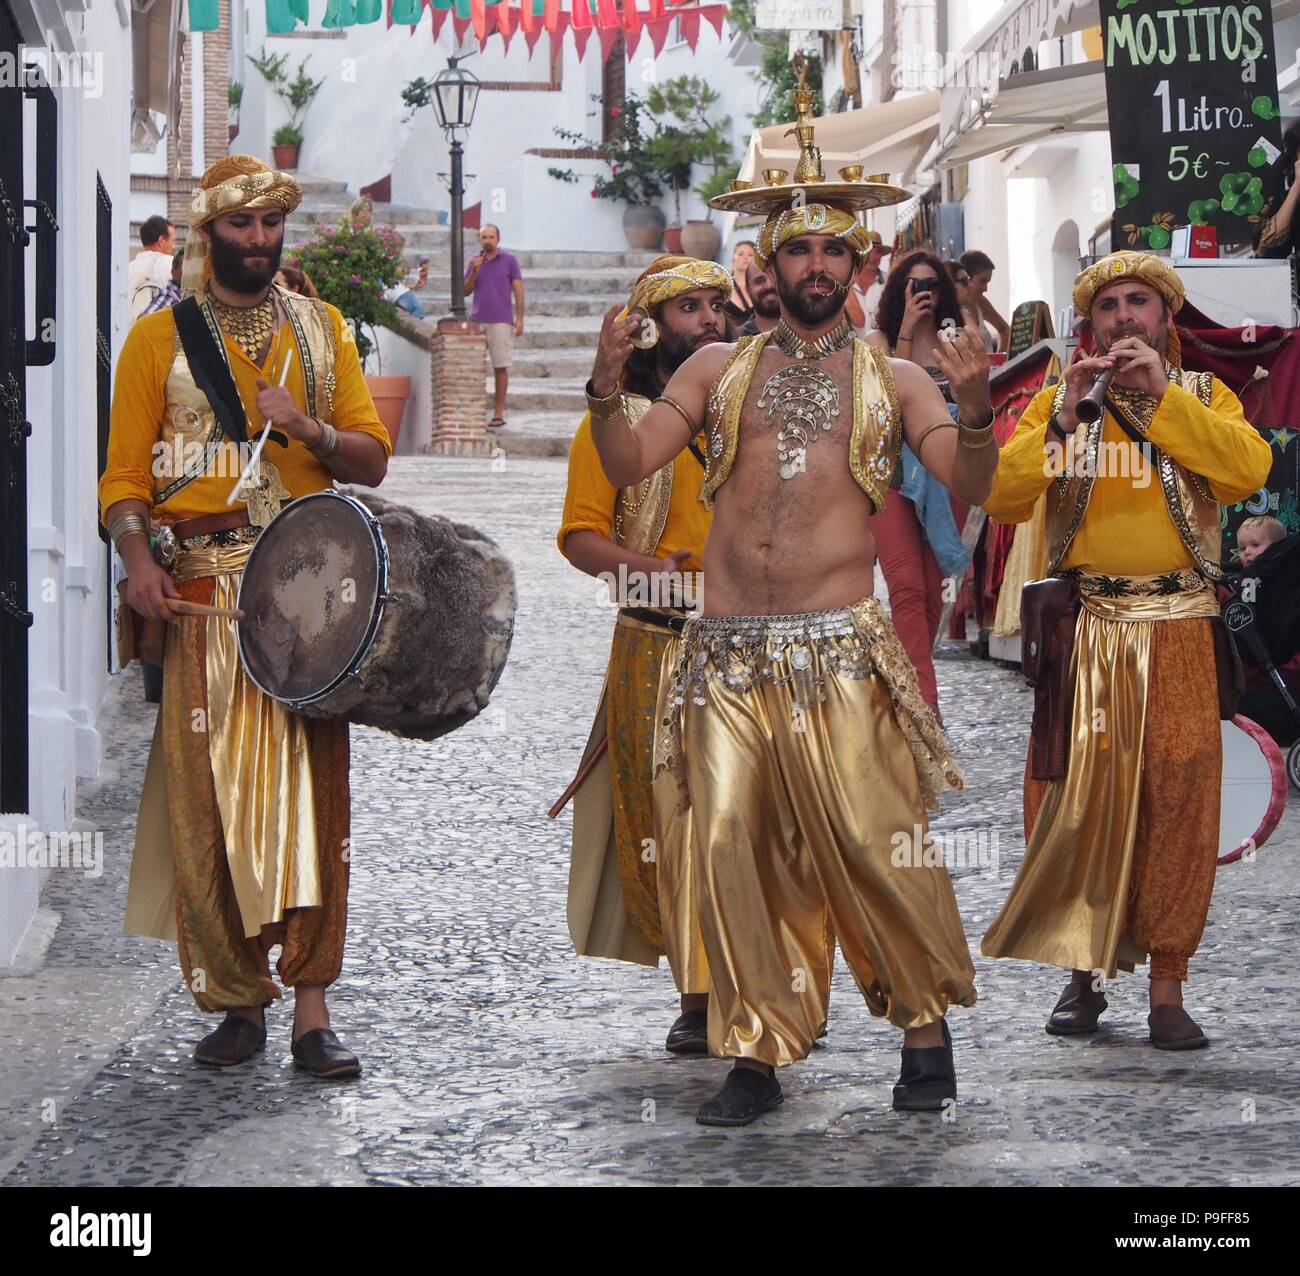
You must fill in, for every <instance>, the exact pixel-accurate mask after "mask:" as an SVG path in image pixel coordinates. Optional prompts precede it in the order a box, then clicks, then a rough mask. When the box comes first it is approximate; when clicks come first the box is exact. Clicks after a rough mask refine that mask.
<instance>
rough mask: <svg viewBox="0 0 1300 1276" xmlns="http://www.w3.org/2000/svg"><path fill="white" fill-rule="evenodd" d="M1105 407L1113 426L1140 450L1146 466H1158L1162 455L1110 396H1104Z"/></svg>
mask: <svg viewBox="0 0 1300 1276" xmlns="http://www.w3.org/2000/svg"><path fill="white" fill-rule="evenodd" d="M1106 406H1107V407H1108V408H1109V409H1110V414H1111V416H1113V417H1114V418H1115V424H1116V425H1118V426H1119V428H1120V429H1121V430H1123V431H1124V433H1125V434H1127V435H1128V436H1129V438H1130V439H1132V440H1133V442H1134V443H1136V444H1137V445H1138V447H1139V448H1140V449H1141V450H1142V455H1143V456H1144V457H1146V459H1147V464H1148V465H1158V464H1159V463H1160V457H1161V455H1162V453H1161V451H1160V449H1159V448H1158V447H1156V445H1155V444H1154V443H1152V442H1151V440H1150V439H1149V438H1147V436H1146V435H1145V434H1143V433H1142V431H1141V430H1139V429H1138V428H1137V426H1135V425H1134V424H1133V423H1132V422H1131V421H1130V420H1129V418H1128V416H1127V415H1126V413H1125V411H1124V409H1123V408H1122V407H1121V406H1120V405H1119V404H1118V403H1117V402H1116V401H1115V400H1114V399H1112V398H1111V397H1110V395H1107V396H1106Z"/></svg>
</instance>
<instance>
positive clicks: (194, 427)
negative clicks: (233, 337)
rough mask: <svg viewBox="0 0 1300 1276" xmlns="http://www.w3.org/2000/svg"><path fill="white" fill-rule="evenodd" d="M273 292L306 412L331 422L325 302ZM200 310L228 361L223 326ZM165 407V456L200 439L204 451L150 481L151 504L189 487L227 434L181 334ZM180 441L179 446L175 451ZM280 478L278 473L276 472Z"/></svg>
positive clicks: (331, 362)
mask: <svg viewBox="0 0 1300 1276" xmlns="http://www.w3.org/2000/svg"><path fill="white" fill-rule="evenodd" d="M275 291H276V295H277V296H278V297H279V299H280V301H281V303H282V304H283V306H284V312H285V314H286V315H287V316H288V324H289V326H290V327H291V328H292V329H293V335H294V340H295V342H296V344H297V347H298V353H299V355H300V356H301V359H302V375H303V380H304V384H305V387H306V391H307V415H308V416H314V417H319V418H320V419H321V420H322V421H328V422H329V424H331V425H333V424H334V384H335V371H334V369H335V361H336V356H337V353H338V352H337V351H336V350H335V347H334V326H333V324H331V323H330V319H329V313H328V311H327V310H326V309H325V303H324V302H323V301H318V300H316V299H315V298H312V297H302V296H299V294H298V293H296V292H289V291H288V289H285V288H279V287H277V288H276V290H275ZM199 312H200V313H201V314H202V315H203V317H204V319H206V320H207V323H208V327H209V328H210V329H211V331H212V334H213V336H214V337H215V338H216V342H217V349H219V350H220V351H221V355H222V358H224V359H225V360H226V362H227V366H228V365H229V354H228V353H227V351H226V346H225V341H224V340H223V339H222V336H221V328H220V326H219V325H218V323H217V320H216V317H215V315H213V313H212V310H211V308H210V307H209V306H206V305H205V304H204V303H203V301H202V298H199ZM163 394H164V400H165V401H164V406H163V420H162V428H161V430H160V433H159V436H158V437H159V439H160V440H161V441H162V443H164V444H165V445H166V454H167V455H177V454H184V449H185V445H186V444H190V443H201V444H202V445H203V452H202V455H201V457H200V458H199V459H198V460H197V461H196V463H195V464H194V465H193V466H191V467H189V468H188V469H187V470H186V471H185V473H183V474H182V475H180V477H179V478H173V477H169V476H167V475H163V476H162V477H159V478H155V480H154V504H155V505H161V504H162V503H163V502H164V501H166V500H169V499H170V498H171V497H173V496H175V495H176V493H177V492H179V491H180V490H181V489H182V488H184V487H188V486H189V484H191V483H192V482H194V480H195V479H196V478H199V477H200V476H201V475H203V474H205V473H207V471H208V470H209V469H210V468H211V467H212V463H213V462H214V461H215V460H216V457H217V453H218V451H219V450H220V448H221V445H222V443H223V442H225V441H227V440H226V438H225V434H224V432H223V431H222V429H221V427H220V426H219V424H218V423H217V414H216V413H215V412H214V411H213V410H212V405H211V404H210V403H209V402H208V396H207V395H206V394H204V393H203V391H202V390H200V389H199V387H198V385H197V384H195V381H194V374H193V373H192V372H191V371H190V364H189V360H188V359H187V358H186V357H185V350H184V348H183V347H182V346H181V338H180V333H179V332H177V333H176V335H175V337H174V338H173V342H172V365H171V367H170V368H169V369H168V372H167V380H166V382H165V384H164V387H163ZM178 442H179V444H180V448H181V451H177V443H178ZM262 464H263V465H264V466H265V467H266V468H267V469H268V470H273V469H274V468H275V467H274V466H273V465H271V463H270V462H269V461H263V463H262ZM276 477H277V478H278V475H277V476H276Z"/></svg>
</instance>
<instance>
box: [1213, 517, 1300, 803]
mask: <svg viewBox="0 0 1300 1276" xmlns="http://www.w3.org/2000/svg"><path fill="white" fill-rule="evenodd" d="M1247 582H1253V588H1251V587H1248V585H1247ZM1221 589H1222V590H1223V591H1224V593H1225V595H1226V597H1225V598H1224V601H1223V607H1222V611H1223V620H1224V623H1225V624H1226V625H1227V627H1228V630H1229V632H1230V633H1231V634H1232V636H1233V637H1234V638H1235V639H1236V642H1237V646H1238V648H1239V650H1240V653H1241V656H1242V658H1243V660H1244V661H1245V662H1246V663H1248V664H1251V665H1253V666H1255V667H1256V668H1257V669H1258V670H1259V671H1260V672H1261V673H1262V674H1264V676H1265V677H1266V678H1267V679H1268V681H1269V683H1270V684H1271V688H1270V690H1269V692H1267V693H1264V692H1262V691H1261V690H1260V689H1259V688H1257V687H1248V689H1247V697H1244V698H1243V702H1242V706H1241V711H1242V713H1243V714H1245V715H1246V716H1247V717H1249V718H1252V719H1254V720H1255V721H1257V722H1259V724H1260V725H1261V726H1262V727H1264V729H1265V730H1267V731H1268V733H1269V734H1270V735H1271V736H1273V738H1274V739H1276V740H1278V741H1279V742H1280V743H1282V744H1284V745H1287V746H1288V747H1287V748H1286V774H1287V780H1288V781H1289V783H1290V786H1291V787H1292V788H1293V789H1295V790H1297V791H1298V792H1300V704H1297V703H1296V699H1295V696H1294V695H1293V694H1292V692H1291V689H1290V688H1289V687H1288V686H1287V684H1286V680H1285V679H1284V678H1283V676H1282V674H1281V672H1280V670H1279V669H1278V667H1277V665H1278V661H1282V662H1285V661H1287V660H1288V659H1289V658H1290V657H1291V656H1292V654H1293V653H1295V652H1296V651H1300V534H1296V535H1294V536H1289V537H1287V538H1286V540H1282V541H1278V542H1277V543H1276V544H1274V545H1270V546H1269V548H1268V549H1267V550H1266V551H1265V552H1264V553H1263V554H1261V555H1260V556H1259V557H1258V558H1257V559H1256V560H1255V561H1254V563H1252V564H1251V566H1250V568H1249V569H1248V570H1243V569H1241V567H1240V566H1239V565H1238V566H1237V567H1235V568H1234V570H1233V571H1232V572H1230V573H1227V574H1225V576H1224V578H1223V580H1222V582H1221ZM1265 600H1267V602H1266V604H1265ZM1262 604H1263V605H1262ZM1247 698H1249V699H1250V701H1251V703H1247Z"/></svg>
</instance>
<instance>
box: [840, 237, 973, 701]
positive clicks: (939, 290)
mask: <svg viewBox="0 0 1300 1276" xmlns="http://www.w3.org/2000/svg"><path fill="white" fill-rule="evenodd" d="M877 316H878V319H879V322H880V327H879V328H877V329H875V330H874V331H872V332H871V333H869V334H868V336H867V338H866V340H867V341H868V342H870V344H872V345H874V346H882V347H884V348H885V349H886V350H888V351H889V352H890V354H892V355H893V356H894V357H896V358H899V359H909V360H911V362H913V363H915V364H917V365H919V366H920V367H922V368H924V369H925V370H926V372H928V373H929V374H930V376H931V377H932V378H933V379H934V381H935V384H936V385H938V387H939V389H940V390H941V391H943V395H944V398H946V399H948V401H949V405H950V411H951V410H952V400H951V397H950V396H949V393H948V382H947V380H946V378H944V376H943V375H942V373H941V372H940V371H939V369H938V367H937V366H936V365H935V364H934V361H933V351H934V350H935V349H936V347H937V346H938V344H939V340H940V337H939V330H940V327H941V326H956V327H958V328H960V327H962V311H961V305H960V304H959V303H958V301H957V292H956V289H955V287H954V285H953V281H952V276H951V275H949V273H948V271H947V269H946V268H945V267H944V264H943V262H941V261H940V260H939V258H938V257H936V256H934V255H933V254H932V253H927V252H924V251H917V252H914V253H910V254H909V255H908V256H906V257H904V258H903V259H902V260H901V261H900V262H898V263H897V264H896V265H895V266H894V268H893V270H892V271H890V274H889V280H888V282H886V284H885V287H884V291H883V292H882V293H881V295H880V305H879V307H878V310H877ZM959 518H960V521H961V523H965V521H966V509H965V507H963V506H960V505H959V506H957V507H956V509H954V506H953V502H952V498H951V497H950V496H949V494H948V490H947V488H945V487H944V486H943V484H942V483H940V482H939V480H938V479H936V478H935V477H934V476H933V475H932V474H931V473H930V472H929V470H927V469H926V468H925V467H924V466H923V465H922V464H921V463H920V461H918V460H917V459H916V457H915V456H914V455H913V453H912V450H911V448H909V447H908V446H907V445H906V444H904V445H903V453H902V463H901V464H900V465H899V466H898V467H897V469H896V470H895V472H894V480H893V484H892V485H891V487H890V490H889V493H888V494H887V496H886V498H885V508H884V509H883V510H881V512H880V513H879V514H877V515H876V516H875V517H874V518H873V519H872V520H871V523H872V531H873V532H874V534H875V538H876V554H877V556H878V558H879V560H880V570H881V571H882V572H883V573H884V576H885V584H886V586H887V587H888V589H889V610H890V615H891V616H892V617H893V621H894V628H895V629H896V630H897V631H898V637H899V641H901V642H902V644H903V647H904V648H905V650H906V651H907V655H908V659H909V660H911V662H912V664H913V666H914V667H915V669H916V676H917V680H918V682H919V683H920V686H921V695H922V696H923V697H924V699H925V700H926V702H927V703H929V704H932V705H934V706H935V707H936V708H937V707H938V704H939V689H938V685H937V684H936V682H935V677H934V659H933V656H932V651H933V648H934V640H935V638H936V637H937V636H938V633H939V624H940V621H941V620H942V617H943V581H944V577H945V576H957V575H961V574H962V573H963V572H964V571H965V570H966V565H967V562H968V560H969V557H970V555H969V553H968V551H967V550H966V547H965V546H964V545H963V544H962V541H961V534H960V532H959V531H958V527H959V523H958V519H959Z"/></svg>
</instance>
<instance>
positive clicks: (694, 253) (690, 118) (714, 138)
mask: <svg viewBox="0 0 1300 1276" xmlns="http://www.w3.org/2000/svg"><path fill="white" fill-rule="evenodd" d="M720 100H721V99H720V97H719V94H718V93H717V92H716V90H714V89H712V88H710V87H709V85H708V83H707V82H706V81H704V80H702V79H700V78H699V77H698V76H694V75H679V76H677V77H675V78H674V79H671V80H666V81H665V82H664V83H663V84H656V85H654V86H652V87H651V89H650V91H649V92H648V93H647V94H646V97H645V109H646V111H647V112H649V114H650V115H651V116H652V118H653V120H654V124H655V135H654V137H653V138H652V139H651V141H650V153H651V155H652V157H653V158H654V160H655V163H656V164H657V165H658V167H659V172H660V174H661V176H662V177H663V179H664V181H665V182H667V183H668V186H669V188H670V189H671V190H672V192H673V202H674V208H675V210H676V214H677V227H678V230H677V235H676V237H675V238H676V246H674V237H673V236H672V229H673V228H672V227H670V228H669V229H668V231H667V232H666V234H665V236H664V238H665V241H666V242H667V243H668V246H669V248H671V249H673V251H675V252H684V253H686V255H687V256H689V257H699V258H702V259H704V260H705V261H711V260H712V259H713V257H714V255H715V254H716V253H717V251H718V247H719V245H720V243H721V241H722V237H721V235H720V234H719V233H718V230H717V227H715V226H714V225H713V221H712V218H711V217H710V216H709V215H708V210H707V207H706V210H705V216H704V217H703V218H696V219H692V220H690V221H687V222H685V223H683V221H682V192H683V191H685V190H689V189H690V187H691V174H692V173H693V172H694V169H695V166H696V165H697V164H698V165H703V166H705V167H707V168H710V169H711V170H712V172H713V174H714V176H715V177H716V175H717V173H718V172H719V170H720V169H722V168H724V167H728V166H730V164H731V163H732V158H731V118H730V117H729V116H723V117H722V118H721V119H719V120H713V119H710V111H711V109H712V108H713V107H714V106H716V105H717V103H718V102H719V101H720ZM668 120H673V121H675V122H674V123H668V122H666V121H668ZM728 180H730V179H728ZM696 193H697V194H698V193H699V189H698V188H696ZM715 193H716V192H715Z"/></svg>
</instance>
